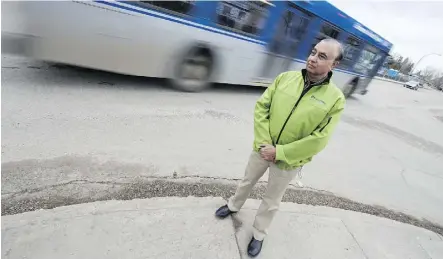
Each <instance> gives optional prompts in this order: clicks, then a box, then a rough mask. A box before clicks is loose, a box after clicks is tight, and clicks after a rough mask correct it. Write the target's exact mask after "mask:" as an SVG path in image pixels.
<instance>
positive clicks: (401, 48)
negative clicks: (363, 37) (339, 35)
mask: <svg viewBox="0 0 443 259" xmlns="http://www.w3.org/2000/svg"><path fill="white" fill-rule="evenodd" d="M329 2H330V3H332V4H333V5H335V6H336V7H338V8H339V9H340V10H342V11H343V12H345V13H347V14H348V15H350V16H351V17H353V18H354V19H356V20H357V21H359V22H361V23H362V24H364V25H366V26H367V27H369V28H370V29H371V30H373V31H374V32H376V33H378V34H379V35H380V36H382V37H384V38H385V39H387V40H388V41H390V42H392V43H393V44H394V48H393V49H392V51H391V53H400V54H401V55H403V56H409V57H410V58H412V59H413V60H414V61H415V62H417V61H418V60H419V59H420V58H421V57H422V56H423V55H426V54H429V53H432V52H435V53H440V54H442V55H443V2H442V1H380V0H378V1H375V0H372V1H368V0H353V1H352V0H329ZM427 66H432V67H435V68H437V69H439V70H440V71H442V72H443V56H440V57H439V56H436V55H432V56H428V57H426V58H424V59H423V60H422V61H421V62H420V63H419V65H418V69H423V68H425V67H427Z"/></svg>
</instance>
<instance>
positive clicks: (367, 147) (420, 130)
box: [1, 56, 443, 225]
mask: <svg viewBox="0 0 443 259" xmlns="http://www.w3.org/2000/svg"><path fill="white" fill-rule="evenodd" d="M1 76H2V81H1V82H2V125H1V130H2V138H1V144H2V213H5V209H8V210H9V211H8V212H7V213H14V208H12V207H14V206H15V207H16V208H15V209H16V212H20V211H23V210H26V209H21V208H18V207H20V206H28V207H29V208H31V209H32V208H34V209H38V208H40V207H45V206H43V205H42V206H40V205H38V203H39V201H41V200H42V199H46V200H51V199H52V200H53V206H60V205H64V204H70V203H75V202H72V199H77V201H79V200H80V201H81V199H84V201H89V199H94V197H96V198H97V199H105V198H106V197H108V198H109V197H111V196H109V195H108V196H107V194H110V193H112V192H113V190H117V189H118V188H119V186H121V185H122V184H127V183H130V184H131V186H132V187H131V188H132V189H131V188H130V190H128V189H127V188H126V187H125V188H126V189H119V190H118V192H119V193H120V194H121V195H122V196H123V198H125V199H130V198H132V197H137V196H139V195H140V193H143V192H145V193H146V192H149V191H153V192H159V193H166V194H165V195H167V194H168V193H171V194H170V195H178V196H180V195H181V196H183V195H195V193H193V192H192V191H189V190H188V189H187V188H188V187H189V186H188V187H186V184H187V185H192V184H195V183H196V182H197V183H198V184H199V185H200V184H203V185H202V187H201V188H203V189H204V191H202V192H201V193H200V194H197V195H196V196H199V195H201V196H204V194H211V195H218V194H220V193H222V192H224V191H225V190H224V189H223V186H224V185H223V184H227V183H232V182H233V181H235V180H236V179H239V178H241V177H242V175H243V172H244V167H245V165H246V160H247V158H248V155H249V153H250V151H251V147H252V138H253V135H252V134H253V128H252V127H253V121H252V115H253V108H254V104H255V101H256V100H257V98H258V97H259V96H260V94H261V93H262V92H263V88H254V87H242V86H217V87H216V88H215V89H211V90H208V91H206V92H203V93H198V94H192V93H182V92H177V91H174V90H171V89H169V88H167V87H165V82H164V81H162V80H154V79H144V78H135V77H128V76H122V75H115V74H109V73H105V72H99V71H92V70H85V69H79V68H72V67H66V66H55V65H53V64H50V63H43V62H38V61H32V60H28V59H24V58H17V57H10V56H2V75H1ZM442 161H443V94H442V93H441V92H436V91H433V90H426V89H420V90H419V91H417V92H416V91H412V90H408V89H406V88H403V87H401V86H400V85H398V84H394V83H389V82H383V81H374V82H373V83H372V85H371V86H370V91H369V93H368V94H367V95H365V96H356V97H353V98H350V99H349V100H348V102H347V108H346V111H345V114H344V116H343V119H342V122H341V123H340V124H339V126H338V129H337V131H336V133H335V135H334V136H333V138H332V140H331V142H330V144H329V146H328V147H327V148H326V149H325V150H324V151H323V152H322V153H321V154H319V155H318V156H317V157H316V158H315V159H314V160H313V162H312V163H311V164H309V165H308V166H306V167H305V169H304V170H303V172H304V173H303V174H304V178H303V179H302V181H303V183H304V185H305V190H308V191H313V192H315V193H318V194H321V195H323V196H325V197H329V198H322V199H323V200H318V201H317V200H315V199H314V198H313V196H309V197H307V198H306V197H305V198H302V199H304V200H305V203H309V202H311V203H312V204H318V205H327V206H333V207H334V206H337V205H336V204H335V203H334V202H337V201H336V200H335V201H330V202H329V201H328V199H330V197H334V196H331V194H335V195H337V196H341V197H345V198H348V199H350V200H352V201H356V202H358V203H363V204H368V205H376V206H372V208H377V207H378V206H383V207H385V208H388V209H390V210H393V211H398V212H403V213H407V214H409V215H413V216H416V217H423V218H425V219H428V220H430V221H432V222H436V223H438V224H441V225H443V206H441V204H443V192H442V191H441V190H442V189H443V162H442ZM168 179H176V180H177V181H178V182H180V183H182V184H185V185H176V183H174V185H162V184H159V182H158V181H163V180H168ZM150 180H155V181H154V182H151V183H150V184H146V185H137V184H138V183H140V182H146V181H150ZM264 180H266V178H264ZM208 181H209V182H211V183H213V182H214V181H218V182H217V183H218V184H219V185H204V183H207V182H208ZM220 184H221V185H220ZM184 186H185V187H184ZM230 186H231V187H230V188H233V186H234V185H233V184H232V185H230ZM146 188H148V189H146ZM217 188H219V189H217ZM171 190H173V191H171ZM125 191H126V192H127V193H126V194H125ZM258 191H259V192H260V190H258ZM299 192H300V191H299ZM128 193H132V194H133V195H132V196H131V195H129V194H128ZM151 195H152V194H151ZM226 195H228V194H227V193H226V192H225V193H224V194H222V195H221V196H226ZM290 195H294V193H291V194H290ZM145 196H149V194H146V195H145ZM323 196H322V197H323ZM111 198H115V196H112V197H111ZM117 198H118V197H117ZM294 199H296V198H294ZM337 199H338V198H337ZM340 199H341V198H340ZM289 200H291V199H289ZM5 202H6V204H8V202H9V205H8V206H9V207H4V206H3V203H5ZM54 204H55V205H54ZM33 206H34V207H33ZM338 207H340V206H338ZM11 208H12V209H11ZM29 208H28V209H27V210H29ZM380 208H381V207H380ZM351 209H352V208H351ZM373 214H377V212H373Z"/></svg>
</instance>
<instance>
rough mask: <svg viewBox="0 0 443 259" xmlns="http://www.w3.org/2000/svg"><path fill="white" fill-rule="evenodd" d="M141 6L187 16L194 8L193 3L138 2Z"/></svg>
mask: <svg viewBox="0 0 443 259" xmlns="http://www.w3.org/2000/svg"><path fill="white" fill-rule="evenodd" d="M138 2H140V3H142V4H146V5H151V6H152V7H154V8H156V9H160V10H162V9H163V10H168V11H171V12H173V13H179V14H188V13H189V12H190V11H191V9H192V8H193V7H194V2H195V1H138Z"/></svg>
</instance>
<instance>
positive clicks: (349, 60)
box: [339, 36, 361, 69]
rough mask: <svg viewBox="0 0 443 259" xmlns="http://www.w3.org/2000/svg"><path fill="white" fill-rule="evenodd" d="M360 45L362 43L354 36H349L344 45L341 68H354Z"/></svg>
mask: <svg viewBox="0 0 443 259" xmlns="http://www.w3.org/2000/svg"><path fill="white" fill-rule="evenodd" d="M360 45H361V44H360V41H358V40H357V39H356V38H354V37H352V36H349V37H348V38H347V39H346V41H345V43H344V44H343V59H342V61H341V62H340V65H339V67H340V68H345V69H350V68H352V65H353V63H354V61H355V60H356V58H357V54H358V52H359V47H360Z"/></svg>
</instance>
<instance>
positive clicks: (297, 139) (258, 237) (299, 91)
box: [215, 39, 345, 257]
mask: <svg viewBox="0 0 443 259" xmlns="http://www.w3.org/2000/svg"><path fill="white" fill-rule="evenodd" d="M342 56H343V48H342V46H341V44H340V43H339V42H338V41H336V40H333V39H325V40H322V41H320V42H319V43H318V44H317V45H316V46H315V47H314V49H313V50H312V52H311V53H310V55H309V57H308V60H307V62H306V68H305V69H302V70H301V71H289V72H285V73H282V74H280V75H279V76H277V78H276V79H275V80H274V82H273V83H272V84H271V85H270V86H269V87H268V88H267V89H266V91H265V92H264V93H263V95H262V96H261V97H260V99H259V100H258V101H257V104H256V106H255V113H254V145H253V152H252V154H251V155H250V157H249V162H248V165H247V167H246V172H245V176H244V178H243V180H242V181H241V183H240V184H239V185H238V188H237V190H236V192H235V195H234V196H233V197H231V198H230V199H229V201H228V204H226V205H224V206H222V207H220V208H219V209H218V210H217V211H216V213H215V214H216V216H217V217H219V218H226V217H227V216H229V215H231V214H233V213H235V212H237V211H239V210H240V208H241V207H242V206H243V204H244V203H245V201H246V199H247V198H248V196H249V193H250V192H251V190H252V188H253V187H254V185H255V184H256V183H257V181H258V180H259V179H260V177H262V176H263V174H264V173H265V172H266V170H267V169H268V168H269V179H268V184H267V188H266V193H265V195H264V197H263V199H262V202H261V204H260V207H259V209H258V211H257V215H256V217H255V221H254V224H253V237H252V239H251V242H250V243H249V245H248V254H249V255H250V256H253V257H254V256H257V255H258V254H259V253H260V251H261V248H262V244H263V240H264V238H265V236H266V235H267V233H268V228H269V226H270V224H271V222H272V219H273V218H274V215H275V213H276V212H277V210H278V208H279V205H280V202H281V199H282V197H283V195H284V193H285V191H286V188H287V187H288V186H289V183H290V182H291V181H292V180H293V179H294V177H295V176H296V175H297V174H298V173H299V172H300V170H301V168H302V166H303V165H305V164H306V163H308V162H310V161H311V160H312V157H313V156H314V155H316V154H318V153H319V152H320V151H321V150H323V149H324V148H325V147H326V145H327V143H328V141H329V138H330V137H331V134H332V132H333V131H334V129H335V127H336V125H337V123H338V121H339V120H340V115H341V114H342V112H343V109H344V105H345V97H344V96H343V93H342V92H341V90H340V89H338V88H337V87H336V86H335V85H334V84H333V83H332V82H331V77H332V69H333V68H335V67H336V66H337V65H338V63H339V61H340V60H341V59H342Z"/></svg>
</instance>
